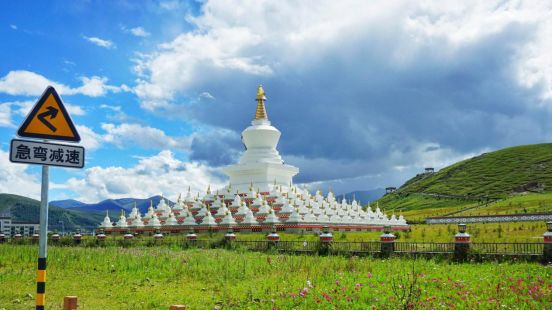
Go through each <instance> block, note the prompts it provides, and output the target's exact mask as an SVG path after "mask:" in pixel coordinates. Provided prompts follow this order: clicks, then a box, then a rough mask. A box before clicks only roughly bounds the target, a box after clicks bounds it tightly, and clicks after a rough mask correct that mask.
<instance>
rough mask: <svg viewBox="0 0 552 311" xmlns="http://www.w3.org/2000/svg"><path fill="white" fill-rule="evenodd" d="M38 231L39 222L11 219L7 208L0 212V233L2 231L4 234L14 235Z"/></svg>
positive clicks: (24, 234)
mask: <svg viewBox="0 0 552 311" xmlns="http://www.w3.org/2000/svg"><path fill="white" fill-rule="evenodd" d="M39 231H40V224H32V223H23V222H16V221H13V220H12V215H11V213H10V211H9V210H8V211H4V212H2V213H0V233H3V234H4V235H5V236H14V235H16V234H21V235H23V236H31V235H33V234H35V233H38V232H39Z"/></svg>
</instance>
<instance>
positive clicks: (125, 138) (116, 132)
mask: <svg viewBox="0 0 552 311" xmlns="http://www.w3.org/2000/svg"><path fill="white" fill-rule="evenodd" d="M102 129H103V130H104V131H105V134H104V135H103V140H104V141H105V142H108V143H112V144H114V145H117V146H120V147H122V146H129V145H138V146H140V147H142V148H146V149H169V148H175V149H181V150H188V149H189V147H190V143H191V139H190V138H189V137H179V138H175V137H171V136H168V135H166V134H165V132H163V131H162V130H160V129H157V128H153V127H150V126H144V125H140V124H128V123H122V124H119V125H114V124H111V123H103V124H102Z"/></svg>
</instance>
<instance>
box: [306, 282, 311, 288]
mask: <svg viewBox="0 0 552 311" xmlns="http://www.w3.org/2000/svg"><path fill="white" fill-rule="evenodd" d="M307 286H308V287H310V288H312V284H311V281H309V280H307Z"/></svg>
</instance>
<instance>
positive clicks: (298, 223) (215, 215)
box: [100, 186, 408, 232]
mask: <svg viewBox="0 0 552 311" xmlns="http://www.w3.org/2000/svg"><path fill="white" fill-rule="evenodd" d="M285 188H287V190H288V191H286V190H284V189H283V187H282V186H274V187H273V189H272V190H271V191H268V192H256V191H254V190H253V189H252V187H250V188H249V191H248V192H246V193H236V192H233V191H232V188H231V186H228V187H226V188H225V189H223V192H224V193H222V194H221V193H219V192H216V193H215V194H213V193H211V191H210V189H207V193H206V195H205V196H203V197H202V198H200V196H199V194H198V195H197V196H195V197H194V196H193V195H192V194H191V192H190V190H189V189H188V193H187V194H186V196H185V197H184V198H182V196H179V198H178V200H177V201H176V203H175V204H174V206H170V205H169V204H168V203H167V202H166V200H165V199H164V198H162V199H161V200H160V202H159V204H158V205H157V207H156V208H154V206H153V204H152V203H151V204H150V207H149V208H148V211H147V213H146V214H144V215H141V214H140V212H139V210H138V208H137V207H136V206H135V207H134V208H133V209H132V211H131V212H130V214H129V215H128V216H125V213H124V212H122V213H121V215H120V216H119V220H118V221H117V222H116V223H112V221H111V219H110V218H109V215H106V217H105V219H104V221H103V223H102V224H101V226H100V227H101V228H102V229H104V230H105V231H107V232H109V231H115V232H116V231H128V230H138V231H148V230H152V229H154V230H155V229H161V230H166V231H173V232H174V231H181V230H182V231H184V230H189V229H190V228H194V229H197V230H205V229H215V230H216V229H220V230H225V229H228V228H233V229H235V230H239V231H243V230H245V231H247V230H251V231H262V230H266V229H270V228H272V226H276V227H278V228H279V229H280V230H286V231H299V230H304V229H307V230H313V229H320V228H321V227H322V226H330V227H332V228H333V229H338V230H339V229H343V230H354V231H379V230H382V229H383V226H386V225H390V226H392V227H393V228H394V229H395V230H407V229H408V225H407V223H406V220H405V219H404V217H403V216H402V215H400V216H399V217H398V218H397V217H396V216H395V215H392V216H391V217H388V216H387V215H386V214H384V213H383V212H382V211H381V210H380V209H379V207H377V208H376V209H375V211H373V210H372V208H371V207H370V206H368V207H367V208H366V210H364V209H363V208H362V206H361V205H360V204H359V202H357V201H356V200H355V199H353V200H352V201H351V202H347V200H346V199H345V198H343V199H342V200H341V202H339V201H338V200H336V198H335V196H334V195H333V193H332V192H331V191H330V192H329V193H328V195H327V197H324V196H323V195H322V194H321V192H320V191H317V192H316V193H315V194H314V195H311V194H310V193H309V191H308V190H307V189H300V188H298V187H295V186H291V187H285Z"/></svg>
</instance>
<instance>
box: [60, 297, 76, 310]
mask: <svg viewBox="0 0 552 311" xmlns="http://www.w3.org/2000/svg"><path fill="white" fill-rule="evenodd" d="M63 310H77V296H65V297H63Z"/></svg>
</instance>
